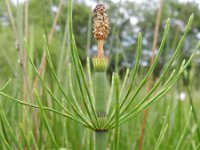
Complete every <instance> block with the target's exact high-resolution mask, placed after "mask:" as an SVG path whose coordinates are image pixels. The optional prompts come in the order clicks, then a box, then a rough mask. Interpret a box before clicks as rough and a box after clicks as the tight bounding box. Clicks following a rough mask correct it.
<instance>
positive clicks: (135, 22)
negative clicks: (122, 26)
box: [130, 17, 138, 26]
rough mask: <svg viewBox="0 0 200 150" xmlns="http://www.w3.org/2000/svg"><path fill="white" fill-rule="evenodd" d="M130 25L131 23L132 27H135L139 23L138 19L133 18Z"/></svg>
mask: <svg viewBox="0 0 200 150" xmlns="http://www.w3.org/2000/svg"><path fill="white" fill-rule="evenodd" d="M130 23H131V25H133V26H135V25H136V24H137V23H138V18H137V17H131V18H130Z"/></svg>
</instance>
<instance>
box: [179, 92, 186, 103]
mask: <svg viewBox="0 0 200 150" xmlns="http://www.w3.org/2000/svg"><path fill="white" fill-rule="evenodd" d="M185 97H186V94H185V93H184V92H181V93H180V95H179V98H180V100H181V101H184V100H185Z"/></svg>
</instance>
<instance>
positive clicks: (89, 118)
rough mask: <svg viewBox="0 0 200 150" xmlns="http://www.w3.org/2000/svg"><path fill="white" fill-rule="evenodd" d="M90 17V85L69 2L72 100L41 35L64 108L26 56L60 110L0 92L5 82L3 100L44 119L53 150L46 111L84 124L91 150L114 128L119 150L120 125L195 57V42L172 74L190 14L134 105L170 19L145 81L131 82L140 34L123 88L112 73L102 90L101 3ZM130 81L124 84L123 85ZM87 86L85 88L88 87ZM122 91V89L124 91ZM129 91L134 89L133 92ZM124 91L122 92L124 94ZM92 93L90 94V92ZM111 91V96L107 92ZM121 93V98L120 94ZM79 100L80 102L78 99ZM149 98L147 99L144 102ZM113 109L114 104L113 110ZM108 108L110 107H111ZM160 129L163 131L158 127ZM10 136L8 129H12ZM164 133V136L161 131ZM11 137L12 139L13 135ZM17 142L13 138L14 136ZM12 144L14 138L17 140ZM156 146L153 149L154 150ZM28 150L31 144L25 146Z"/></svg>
mask: <svg viewBox="0 0 200 150" xmlns="http://www.w3.org/2000/svg"><path fill="white" fill-rule="evenodd" d="M93 16H94V25H93V26H94V37H95V39H96V41H97V44H98V46H97V47H98V50H97V55H96V56H95V57H94V58H93V59H92V62H93V67H94V81H93V80H92V77H91V76H92V75H93V74H91V72H90V70H89V69H90V64H89V59H88V60H87V62H88V66H87V68H88V74H89V78H88V80H89V82H87V78H86V75H85V72H84V69H83V66H82V63H81V61H80V59H79V55H78V51H77V48H76V42H75V37H74V35H73V28H72V0H68V31H69V43H70V50H71V60H72V64H70V65H69V70H70V73H69V80H70V82H69V89H70V90H69V91H70V93H72V96H71V97H70V95H69V94H68V93H67V91H66V90H65V88H64V87H63V85H62V84H61V82H60V81H59V78H58V75H57V74H56V71H55V68H54V65H53V62H52V59H51V56H50V52H49V46H48V42H47V39H46V37H45V36H44V46H45V50H46V55H47V62H48V65H49V69H50V72H51V73H52V74H53V77H54V78H55V81H56V84H57V86H58V89H59V91H60V92H61V93H62V95H63V97H62V98H64V99H65V100H66V103H67V104H68V106H67V107H66V106H65V105H64V104H63V103H62V100H61V99H60V98H58V97H57V95H55V93H54V92H53V91H52V89H51V88H49V86H48V84H47V83H46V82H45V81H44V79H43V78H42V76H41V75H40V74H39V73H38V70H37V68H36V66H35V65H34V63H33V60H32V59H31V57H29V62H30V64H31V65H32V67H33V70H34V71H35V74H36V75H37V76H38V78H39V80H40V82H41V84H42V86H43V87H44V89H45V90H46V92H47V93H48V94H49V95H50V97H51V100H52V101H53V102H54V103H56V104H57V105H58V106H59V107H60V108H61V110H62V111H61V110H58V108H51V107H48V106H44V104H42V103H41V98H40V94H39V93H38V91H37V90H36V91H35V98H36V102H38V103H37V104H30V103H27V102H26V101H22V100H20V99H16V98H14V97H12V96H10V95H8V94H6V93H4V92H3V90H4V89H5V87H6V86H7V85H8V83H9V82H10V81H8V82H7V83H6V84H5V86H3V88H1V89H0V95H1V96H4V97H6V98H8V99H11V100H13V101H15V102H18V103H20V104H22V105H26V106H30V107H33V108H37V109H39V111H40V112H41V114H42V116H43V118H44V120H45V125H46V127H47V129H48V134H49V136H50V137H51V140H52V141H53V144H54V146H55V149H59V147H58V143H57V141H56V139H55V137H54V135H53V134H52V131H51V128H50V126H49V123H48V120H47V118H46V115H45V111H51V112H53V113H56V114H58V115H61V116H63V117H66V118H69V119H71V120H74V121H75V122H77V123H79V124H81V125H83V126H84V127H86V128H89V129H91V130H92V131H94V135H95V149H96V150H106V149H107V147H108V144H107V141H108V136H109V131H111V130H112V129H115V130H114V134H115V136H114V137H115V138H114V142H113V145H112V146H113V147H114V149H116V150H117V149H118V144H119V135H120V133H119V128H120V125H122V124H124V123H125V122H127V121H129V120H130V119H133V118H134V117H136V116H137V115H138V114H139V113H140V112H142V111H143V110H144V109H146V108H147V107H148V106H150V105H151V104H153V103H155V102H156V101H158V100H159V99H160V98H161V97H162V96H164V95H165V94H166V93H167V92H168V91H169V90H170V89H171V88H172V86H173V85H174V84H175V83H176V81H177V80H178V79H179V77H180V76H181V75H182V73H183V72H184V70H185V69H186V68H187V67H188V65H189V64H190V63H191V60H192V58H193V57H194V56H195V52H196V50H197V49H198V48H199V46H200V42H198V44H197V46H196V48H195V50H194V52H193V53H192V55H191V56H190V58H189V59H188V61H185V60H183V61H182V64H181V66H180V67H179V68H178V69H177V70H173V71H171V66H172V63H173V62H174V61H175V60H176V57H177V55H178V54H179V52H180V51H181V49H182V46H183V44H184V41H185V39H186V36H187V34H188V32H189V29H190V26H191V23H192V21H193V15H191V16H190V18H189V20H188V23H187V26H186V28H185V32H184V34H183V35H182V37H181V40H180V42H179V44H178V46H177V48H176V49H175V51H174V53H173V55H172V57H171V58H170V60H169V63H168V64H167V65H166V66H165V67H164V69H163V72H162V75H161V76H160V78H159V79H158V80H157V81H156V83H155V84H154V86H153V87H152V89H151V90H150V91H149V92H148V93H147V94H146V95H145V96H143V97H142V99H140V100H139V101H136V99H137V96H138V94H139V93H140V92H141V89H142V87H144V85H145V84H146V82H147V79H148V77H149V76H150V75H151V74H152V72H153V71H154V69H155V67H156V65H157V63H158V59H159V57H160V55H161V53H162V51H163V50H164V47H165V43H166V39H167V35H168V32H169V28H170V20H169V19H168V20H167V22H166V25H165V29H164V34H163V38H162V42H161V45H160V47H159V50H158V53H157V55H156V57H155V60H154V62H153V64H152V66H150V68H149V70H148V71H147V73H146V75H145V77H144V78H143V80H142V81H141V82H139V84H138V85H137V87H136V88H135V87H134V82H135V80H136V77H137V72H138V69H139V66H140V55H141V50H142V44H141V41H142V35H141V33H139V34H138V39H137V57H136V64H135V66H134V67H133V69H130V70H129V69H127V72H126V76H125V78H124V82H123V84H122V88H120V84H119V83H120V82H119V75H118V73H114V74H113V76H112V83H111V87H110V88H108V86H107V76H106V70H107V68H108V64H109V63H108V57H107V56H105V54H104V49H103V45H104V42H105V39H106V37H107V35H108V32H109V22H108V16H107V14H106V10H105V6H104V5H103V4H97V6H96V7H95V9H94V11H93ZM73 70H74V71H75V76H74V78H75V79H76V81H77V85H78V89H76V90H79V91H80V92H79V93H78V94H77V92H75V91H74V89H73V85H74V84H75V83H73V82H72V75H71V71H73ZM128 81H129V82H128ZM88 83H89V84H88ZM126 87H127V90H126V91H125V89H126ZM133 89H134V90H133ZM124 91H125V92H124ZM93 92H94V93H93ZM109 92H110V94H108V93H109ZM122 93H123V94H122ZM78 99H81V101H79V100H78ZM147 99H148V101H146V100H147ZM113 105H114V106H113ZM111 106H112V107H111ZM163 129H165V128H164V127H163ZM11 132H12V130H11ZM163 134H164V133H163ZM13 136H14V135H13ZM0 138H1V139H2V141H3V142H4V144H5V145H6V147H7V148H8V149H11V148H12V146H13V145H9V144H10V143H7V141H6V140H5V138H4V137H3V136H0ZM14 139H16V138H14ZM16 140H17V139H16ZM161 141H162V134H161V136H160V142H161ZM160 142H159V143H158V144H157V145H156V148H157V149H158V147H159V145H160ZM12 144H14V145H16V147H18V148H19V149H21V147H22V145H21V144H19V143H18V144H17V142H16V141H14V143H12ZM27 145H28V147H29V146H30V145H29V144H28V143H27Z"/></svg>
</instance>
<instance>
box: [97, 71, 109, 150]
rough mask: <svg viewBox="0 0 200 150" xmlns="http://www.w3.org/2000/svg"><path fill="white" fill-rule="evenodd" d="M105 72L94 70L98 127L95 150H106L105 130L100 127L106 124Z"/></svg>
mask: <svg viewBox="0 0 200 150" xmlns="http://www.w3.org/2000/svg"><path fill="white" fill-rule="evenodd" d="M106 104H107V103H106V72H104V71H102V72H95V108H96V113H97V117H98V121H99V125H100V127H99V128H98V129H97V130H96V131H95V141H96V146H95V147H96V148H95V149H96V150H106V147H107V131H105V130H103V129H102V128H103V127H104V125H105V124H106V120H107V114H106V108H107V107H106V106H107V105H106Z"/></svg>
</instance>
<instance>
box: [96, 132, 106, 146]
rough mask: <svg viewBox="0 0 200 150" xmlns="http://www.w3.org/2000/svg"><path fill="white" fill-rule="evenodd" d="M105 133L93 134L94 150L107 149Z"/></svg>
mask: <svg viewBox="0 0 200 150" xmlns="http://www.w3.org/2000/svg"><path fill="white" fill-rule="evenodd" d="M107 134H108V133H107V131H103V132H101V131H99V132H98V131H96V132H95V142H96V144H95V145H96V146H95V150H106V149H107Z"/></svg>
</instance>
